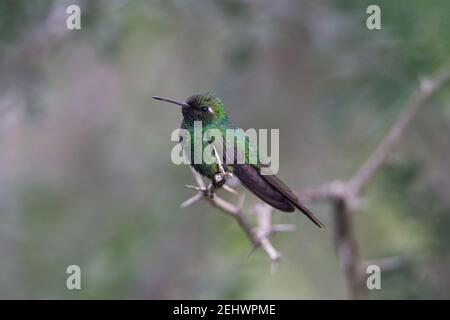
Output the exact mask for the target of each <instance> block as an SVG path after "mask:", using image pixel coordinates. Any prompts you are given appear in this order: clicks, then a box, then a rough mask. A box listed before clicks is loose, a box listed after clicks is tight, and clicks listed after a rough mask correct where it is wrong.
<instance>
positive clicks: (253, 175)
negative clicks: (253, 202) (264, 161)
mask: <svg viewBox="0 0 450 320" xmlns="http://www.w3.org/2000/svg"><path fill="white" fill-rule="evenodd" d="M233 167H234V170H233V174H234V175H236V176H237V177H238V178H239V180H240V181H241V183H242V184H243V185H244V186H246V187H247V189H249V190H250V191H252V192H253V193H254V194H255V195H256V196H257V197H259V198H260V199H261V200H263V201H264V202H267V203H268V204H270V205H271V206H272V207H274V208H276V209H278V210H281V211H285V212H292V211H294V210H295V208H294V206H293V205H292V204H291V203H290V202H289V201H288V199H287V198H286V197H285V196H284V195H283V194H281V193H280V192H279V191H278V190H276V189H275V188H274V187H273V186H272V185H271V184H270V183H268V182H267V181H266V180H265V179H264V178H263V176H261V174H260V173H259V170H258V169H257V168H255V167H254V166H252V165H249V164H235V165H234V166H233Z"/></svg>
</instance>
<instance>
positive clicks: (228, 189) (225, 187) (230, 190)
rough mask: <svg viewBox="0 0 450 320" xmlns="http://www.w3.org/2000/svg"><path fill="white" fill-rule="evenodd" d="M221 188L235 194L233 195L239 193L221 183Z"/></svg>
mask: <svg viewBox="0 0 450 320" xmlns="http://www.w3.org/2000/svg"><path fill="white" fill-rule="evenodd" d="M223 188H224V189H225V190H226V191H228V192H230V193H232V194H235V195H238V194H239V193H238V192H237V191H236V190H234V189H233V188H231V187H230V186H227V185H226V184H224V185H223Z"/></svg>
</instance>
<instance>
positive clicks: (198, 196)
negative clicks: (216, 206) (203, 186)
mask: <svg viewBox="0 0 450 320" xmlns="http://www.w3.org/2000/svg"><path fill="white" fill-rule="evenodd" d="M202 197H203V193H202V192H199V193H197V194H196V195H195V196H193V197H190V198H189V199H187V200H186V201H184V202H183V203H182V204H180V207H181V208H187V207H189V206H190V205H192V204H194V203H195V202H197V201H199V200H200V199H201V198H202Z"/></svg>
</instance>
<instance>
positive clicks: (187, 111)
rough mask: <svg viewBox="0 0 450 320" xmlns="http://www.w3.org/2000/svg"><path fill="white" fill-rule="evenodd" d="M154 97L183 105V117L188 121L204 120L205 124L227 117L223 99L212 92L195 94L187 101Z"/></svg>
mask: <svg viewBox="0 0 450 320" xmlns="http://www.w3.org/2000/svg"><path fill="white" fill-rule="evenodd" d="M153 98H154V99H156V100H161V101H166V102H169V103H173V104H177V105H179V106H181V111H182V113H183V118H184V120H185V121H187V122H192V123H193V122H194V121H202V124H203V125H208V124H211V123H214V122H217V121H222V120H226V119H227V113H226V112H225V109H224V107H223V103H222V101H221V100H220V98H219V97H217V96H216V95H215V94H214V93H211V92H207V93H202V94H195V95H193V96H190V97H189V98H188V99H187V100H186V101H176V100H172V99H168V98H163V97H157V96H154V97H153Z"/></svg>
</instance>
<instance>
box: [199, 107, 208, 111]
mask: <svg viewBox="0 0 450 320" xmlns="http://www.w3.org/2000/svg"><path fill="white" fill-rule="evenodd" d="M201 110H202V111H203V112H208V111H209V108H208V107H201Z"/></svg>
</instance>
